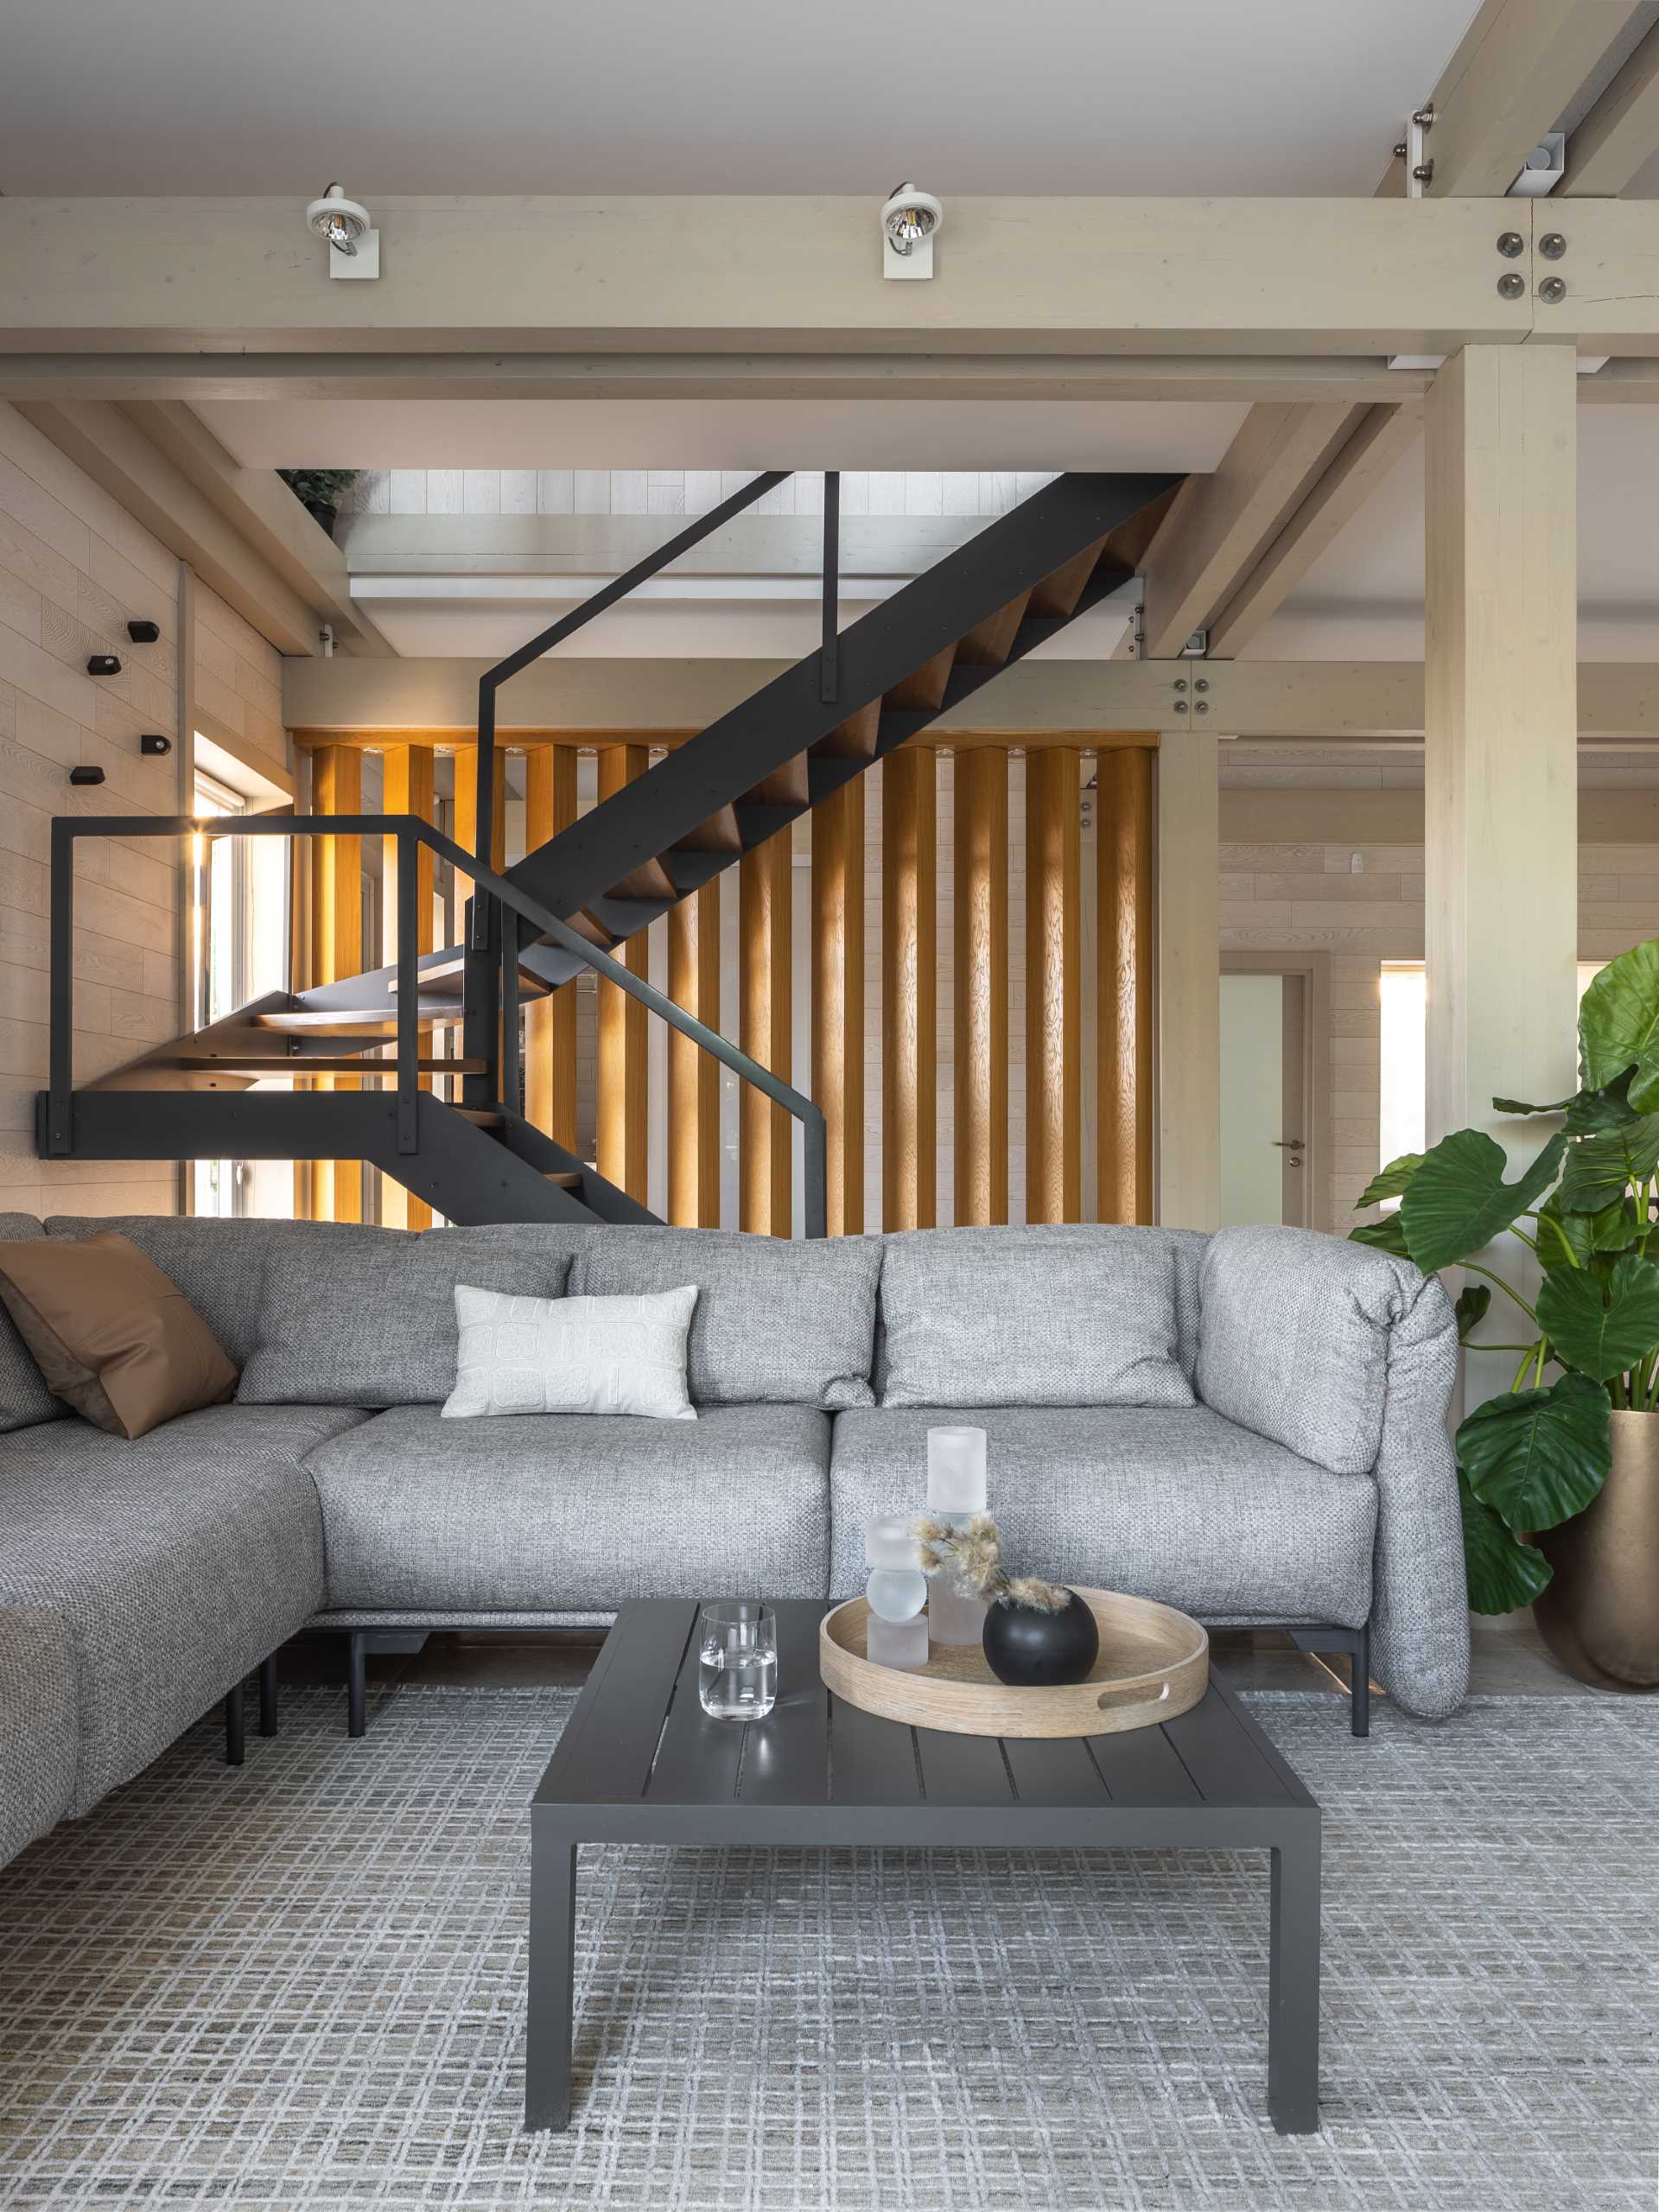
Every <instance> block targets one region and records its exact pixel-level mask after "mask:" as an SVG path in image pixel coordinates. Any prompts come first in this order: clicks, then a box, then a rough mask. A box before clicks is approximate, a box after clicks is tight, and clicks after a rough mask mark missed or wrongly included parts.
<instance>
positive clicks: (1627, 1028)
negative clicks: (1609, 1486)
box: [1351, 938, 1659, 1679]
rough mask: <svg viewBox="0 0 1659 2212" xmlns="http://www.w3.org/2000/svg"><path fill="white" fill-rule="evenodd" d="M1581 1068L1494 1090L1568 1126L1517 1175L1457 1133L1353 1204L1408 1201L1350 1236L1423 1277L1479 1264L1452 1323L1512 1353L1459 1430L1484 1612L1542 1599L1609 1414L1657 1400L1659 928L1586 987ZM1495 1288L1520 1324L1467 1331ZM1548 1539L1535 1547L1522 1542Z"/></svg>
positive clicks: (1518, 1110) (1586, 1491)
mask: <svg viewBox="0 0 1659 2212" xmlns="http://www.w3.org/2000/svg"><path fill="white" fill-rule="evenodd" d="M1579 1074H1580V1085H1581V1088H1580V1090H1578V1091H1577V1092H1576V1093H1575V1094H1574V1095H1573V1096H1572V1097H1571V1098H1564V1099H1558V1100H1557V1101H1556V1102H1555V1103H1554V1104H1551V1105H1544V1106H1534V1105H1528V1104H1525V1103H1522V1101H1520V1100H1518V1099H1513V1098H1496V1099H1494V1100H1493V1102H1492V1103H1493V1105H1494V1106H1495V1107H1496V1108H1497V1110H1498V1111H1499V1112H1500V1113H1504V1114H1516V1115H1521V1114H1526V1115H1545V1116H1551V1117H1553V1118H1554V1119H1555V1120H1557V1121H1558V1122H1560V1127H1559V1128H1557V1129H1556V1130H1555V1131H1554V1134H1553V1135H1551V1136H1550V1138H1549V1140H1548V1142H1547V1143H1546V1144H1545V1146H1544V1147H1543V1149H1542V1151H1541V1153H1540V1154H1538V1156H1537V1158H1536V1159H1535V1160H1534V1161H1533V1162H1532V1164H1531V1165H1530V1166H1529V1167H1528V1168H1527V1169H1526V1171H1525V1172H1524V1173H1522V1175H1521V1176H1519V1177H1518V1178H1517V1179H1516V1181H1514V1182H1512V1183H1506V1182H1505V1181H1504V1179H1503V1173H1504V1169H1505V1166H1506V1164H1507V1163H1506V1161H1505V1158H1504V1154H1503V1150H1502V1149H1501V1147H1499V1146H1498V1145H1497V1144H1495V1143H1494V1142H1493V1141H1492V1139H1491V1137H1489V1136H1485V1135H1482V1134H1481V1132H1480V1131H1479V1130H1478V1129H1458V1130H1455V1131H1454V1132H1453V1133H1452V1135H1450V1136H1447V1137H1443V1138H1442V1139H1441V1140H1440V1142H1439V1143H1438V1144H1437V1145H1435V1146H1434V1147H1433V1148H1432V1150H1430V1151H1428V1152H1427V1153H1421V1154H1416V1153H1413V1154H1407V1155H1406V1156H1405V1157H1404V1158H1402V1159H1400V1160H1392V1161H1390V1162H1389V1166H1387V1167H1385V1168H1384V1169H1383V1172H1382V1173H1381V1174H1380V1175H1378V1176H1377V1177H1376V1179H1374V1180H1373V1181H1372V1183H1371V1184H1370V1186H1369V1188H1368V1189H1367V1190H1366V1191H1365V1192H1364V1193H1363V1196H1362V1197H1361V1198H1360V1200H1359V1205H1361V1206H1370V1205H1375V1204H1376V1203H1377V1202H1378V1201H1380V1200H1382V1199H1385V1198H1398V1199H1399V1200H1400V1205H1399V1208H1398V1210H1397V1211H1395V1212H1392V1213H1389V1214H1387V1215H1385V1216H1384V1217H1383V1219H1382V1220H1381V1221H1378V1222H1375V1223H1368V1224H1365V1225H1364V1226H1363V1227H1361V1228H1358V1229H1356V1230H1353V1231H1352V1232H1351V1234H1352V1236H1354V1237H1355V1238H1356V1239H1357V1241H1358V1242H1359V1243H1365V1244H1375V1245H1379V1246H1381V1247H1382V1248H1383V1250H1385V1251H1389V1252H1395V1253H1399V1254H1401V1255H1403V1256H1405V1257H1407V1258H1409V1259H1411V1260H1414V1261H1415V1262H1416V1263H1417V1265H1418V1266H1419V1267H1420V1268H1422V1269H1423V1271H1424V1272H1425V1274H1432V1273H1433V1272H1434V1271H1435V1270H1437V1269H1439V1268H1449V1267H1461V1268H1463V1269H1464V1270H1465V1273H1466V1274H1468V1275H1470V1276H1471V1277H1478V1278H1479V1280H1478V1281H1471V1283H1470V1284H1469V1285H1468V1287H1466V1288H1465V1290H1464V1291H1463V1293H1462V1294H1461V1295H1460V1297H1459V1300H1458V1332H1459V1338H1461V1340H1462V1341H1463V1342H1464V1343H1465V1344H1471V1349H1475V1350H1479V1351H1503V1352H1509V1353H1513V1354H1515V1355H1516V1357H1517V1362H1518V1363H1517V1365H1516V1370H1515V1379H1514V1381H1513V1383H1511V1384H1510V1388H1509V1389H1508V1390H1507V1391H1504V1392H1503V1393H1501V1394H1500V1395H1497V1396H1496V1397H1493V1398H1490V1399H1488V1400H1487V1402H1485V1404H1484V1405H1482V1406H1478V1407H1477V1408H1475V1410H1474V1412H1473V1413H1471V1414H1470V1415H1469V1417H1468V1419H1467V1420H1466V1421H1464V1423H1463V1425H1462V1427H1460V1428H1459V1431H1458V1433H1457V1453H1458V1481H1459V1488H1460V1490H1461V1493H1462V1500H1463V1526H1464V1543H1465V1559H1466V1562H1467V1570H1468V1580H1469V1601H1470V1604H1471V1605H1472V1606H1473V1608H1474V1609H1475V1611H1477V1612H1482V1613H1503V1612H1509V1611H1512V1610H1513V1609H1514V1608H1516V1606H1519V1605H1527V1604H1529V1603H1530V1602H1531V1601H1532V1600H1533V1599H1536V1598H1538V1597H1539V1596H1540V1594H1541V1592H1543V1591H1544V1590H1545V1589H1546V1587H1547V1586H1548V1585H1549V1583H1550V1581H1551V1579H1552V1573H1553V1569H1552V1567H1551V1564H1550V1560H1549V1559H1548V1558H1547V1557H1546V1555H1545V1554H1546V1551H1547V1550H1548V1549H1550V1548H1552V1547H1551V1545H1550V1542H1549V1540H1548V1535H1547V1533H1546V1532H1548V1531H1550V1530H1554V1529H1560V1528H1561V1527H1562V1525H1563V1524H1564V1523H1567V1522H1575V1521H1576V1520H1577V1518H1578V1516H1582V1515H1584V1514H1585V1513H1586V1511H1587V1510H1588V1509H1589V1508H1590V1507H1591V1506H1592V1503H1594V1501H1595V1500H1596V1499H1597V1497H1598V1495H1599V1492H1600V1491H1601V1489H1602V1486H1603V1484H1604V1482H1605V1480H1606V1478H1607V1475H1608V1472H1609V1470H1610V1467H1611V1465H1612V1462H1613V1459H1614V1443H1613V1440H1612V1438H1611V1431H1612V1429H1613V1422H1612V1416H1613V1414H1614V1413H1615V1412H1617V1413H1618V1414H1619V1415H1621V1416H1628V1415H1629V1414H1653V1413H1654V1412H1655V1410H1656V1408H1659V1218H1656V1215H1659V938H1656V939H1651V940H1649V942H1648V943H1647V944H1638V945H1637V946H1636V947H1635V949H1634V950H1631V951H1630V952H1625V953H1622V954H1620V956H1619V957H1618V959H1616V960H1614V961H1612V962H1611V963H1610V964H1609V965H1608V966H1607V967H1605V968H1604V969H1602V971H1601V973H1600V974H1599V976H1597V977H1596V979H1595V981H1594V982H1592V984H1591V985H1590V988H1588V990H1587V991H1586V993H1585V995H1584V999H1583V1002H1582V1004H1581V1006H1580V1013H1579ZM1506 1236H1507V1237H1512V1238H1514V1239H1515V1240H1516V1242H1517V1243H1521V1244H1523V1245H1525V1246H1526V1248H1527V1249H1528V1251H1529V1253H1531V1254H1532V1255H1533V1256H1534V1259H1535V1263H1536V1267H1537V1268H1538V1269H1539V1270H1541V1282H1540V1287H1539V1289H1538V1291H1537V1294H1536V1302H1535V1303H1533V1302H1531V1301H1530V1300H1528V1299H1527V1298H1525V1297H1523V1296H1522V1294H1521V1292H1520V1291H1518V1290H1517V1289H1516V1288H1515V1287H1513V1286H1512V1285H1511V1284H1510V1283H1508V1282H1506V1281H1504V1280H1503V1277H1502V1275H1501V1274H1498V1273H1497V1271H1496V1269H1494V1268H1491V1267H1490V1266H1488V1265H1487V1264H1485V1263H1484V1261H1483V1260H1482V1258H1481V1257H1480V1256H1479V1255H1483V1254H1485V1253H1486V1252H1487V1250H1488V1248H1489V1247H1490V1246H1491V1245H1493V1244H1494V1243H1497V1242H1498V1240H1500V1239H1501V1238H1503V1237H1506ZM1649 1247H1651V1248H1652V1251H1651V1254H1650V1251H1649ZM1494 1292H1497V1294H1499V1295H1500V1296H1501V1297H1502V1298H1503V1300H1506V1301H1507V1304H1506V1305H1504V1306H1502V1307H1500V1308H1499V1313H1504V1314H1508V1315H1510V1316H1515V1315H1518V1316H1519V1317H1520V1318H1521V1321H1522V1326H1521V1327H1520V1329H1519V1330H1518V1331H1516V1330H1513V1329H1505V1330H1504V1331H1503V1340H1502V1341H1500V1342H1498V1343H1490V1342H1486V1341H1484V1340H1482V1339H1479V1338H1473V1337H1472V1332H1473V1331H1474V1330H1475V1329H1476V1328H1477V1327H1478V1325H1480V1323H1481V1322H1482V1321H1483V1320H1484V1319H1485V1317H1486V1315H1487V1313H1488V1312H1489V1310H1490V1309H1491V1306H1492V1300H1493V1294H1494ZM1497 1318H1498V1317H1497V1315H1496V1314H1495V1315H1494V1316H1493V1319H1494V1320H1496V1319H1497ZM1619 1426H1620V1427H1621V1428H1622V1429H1624V1430H1625V1431H1626V1433H1629V1425H1628V1424H1627V1423H1626V1422H1625V1421H1621V1422H1620V1424H1619ZM1640 1427H1641V1429H1642V1430H1643V1431H1646V1433H1647V1434H1648V1435H1650V1436H1654V1437H1656V1438H1659V1430H1649V1429H1648V1425H1647V1423H1646V1422H1645V1421H1644V1422H1643V1423H1642V1424H1640ZM1530 1536H1543V1537H1544V1538H1545V1541H1544V1543H1543V1545H1542V1546H1540V1545H1539V1544H1536V1543H1533V1542H1523V1541H1522V1537H1530ZM1626 1678H1627V1679H1628V1677H1626Z"/></svg>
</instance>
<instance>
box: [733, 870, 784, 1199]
mask: <svg viewBox="0 0 1659 2212" xmlns="http://www.w3.org/2000/svg"><path fill="white" fill-rule="evenodd" d="M792 876H793V863H792V855H791V839H790V833H789V831H788V830H787V829H780V830H779V832H778V835H777V836H775V837H768V838H767V839H766V842H765V843H764V844H761V845H757V846H756V847H755V848H754V849H753V852H749V853H745V855H743V858H742V860H741V861H740V862H739V863H738V872H737V941H738V1038H739V1042H740V1043H741V1046H742V1048H743V1050H744V1051H745V1052H747V1054H748V1055H749V1058H751V1059H753V1060H759V1061H760V1065H762V1066H763V1067H766V1068H770V1069H771V1070H772V1073H773V1074H774V1075H780V1076H782V1077H785V1080H788V1079H789V1077H790V1075H791V1067H792V1064H793V1058H794V1033H793V1026H792V1012H793V996H792V993H791V981H792V978H793V975H794V944H793V931H792V928H791V921H792V915H793V906H792V896H793V881H792ZM793 1130H794V1123H793V1122H792V1120H791V1117H790V1116H789V1115H788V1114H786V1113H785V1110H784V1109H783V1108H782V1107H781V1106H775V1105H773V1103H772V1101H771V1100H770V1099H769V1098H767V1097H766V1096H763V1095H762V1093H761V1092H760V1091H758V1090H756V1089H755V1088H754V1086H753V1084H748V1083H746V1084H740V1085H739V1087H738V1225H739V1227H740V1228H741V1229H747V1230H751V1231H752V1232H753V1233H754V1234H755V1235H757V1236H789V1235H790V1234H791V1231H792V1230H793V1227H794V1202H793V1195H792V1183H793V1177H792V1175H791V1166H792V1163H793V1151H794V1142H793Z"/></svg>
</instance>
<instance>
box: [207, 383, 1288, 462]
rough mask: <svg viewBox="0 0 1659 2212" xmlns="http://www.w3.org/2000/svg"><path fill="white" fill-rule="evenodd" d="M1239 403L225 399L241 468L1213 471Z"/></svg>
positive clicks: (212, 424)
mask: <svg viewBox="0 0 1659 2212" xmlns="http://www.w3.org/2000/svg"><path fill="white" fill-rule="evenodd" d="M1245 411H1246V410H1245V409H1244V408H1243V406H1239V405H1235V404H1231V403H1227V402H1218V401H1193V400H1150V399H1148V400H1103V401H1097V402H1091V403H1084V402H1077V401H1071V400H1045V401H1040V402H1038V403H1035V404H1025V403H1021V402H1019V401H1015V400H961V399H951V400H936V401H929V402H928V403H926V404H918V405H916V406H912V407H895V406H893V404H891V403H890V402H888V401H886V400H875V399H829V400H823V399H818V400H759V401H756V400H728V399H669V400H653V401H652V402H651V403H649V404H646V403H645V402H642V401H639V400H626V399H623V400H587V399H576V400H523V399H502V400H486V401H461V400H409V399H394V400H385V401H375V402H370V401H366V400H315V401H312V400H292V401H290V400H270V401H264V400H226V401H222V402H212V401H210V402H205V403H203V404H200V405H199V406H198V407H197V409H196V412H197V413H198V414H199V415H200V417H201V419H202V421H203V422H204V423H207V427H208V428H209V429H211V430H212V431H213V435H214V436H215V437H216V438H218V439H219V442H220V443H221V444H222V445H224V446H226V448H228V449H229V450H230V452H231V453H232V454H234V455H235V457H236V459H237V460H238V461H240V462H241V463H242V464H243V466H244V467H246V468H721V469H726V468H731V469H738V468H810V469H819V468H850V469H857V468H881V469H891V468H929V469H931V468H998V469H1048V468H1127V469H1166V468H1179V469H1185V468H1202V469H1211V468H1213V467H1215V465H1216V463H1217V461H1219V460H1220V458H1221V456H1222V454H1224V453H1225V452H1226V450H1227V448H1228V445H1229V443H1230V441H1231V439H1232V436H1233V434H1234V432H1235V431H1236V429H1237V428H1238V426H1239V424H1240V423H1242V422H1243V419H1244V415H1245Z"/></svg>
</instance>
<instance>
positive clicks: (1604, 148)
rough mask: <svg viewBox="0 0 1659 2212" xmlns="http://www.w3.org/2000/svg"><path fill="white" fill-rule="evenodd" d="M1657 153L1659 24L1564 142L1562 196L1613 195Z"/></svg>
mask: <svg viewBox="0 0 1659 2212" xmlns="http://www.w3.org/2000/svg"><path fill="white" fill-rule="evenodd" d="M1655 154H1659V29H1653V30H1650V31H1649V33H1648V35H1647V36H1646V37H1645V38H1644V39H1643V41H1642V42H1641V44H1640V45H1639V46H1638V47H1637V49H1636V51H1635V52H1634V53H1633V54H1631V55H1630V59H1629V60H1627V61H1626V62H1625V63H1624V67H1622V68H1621V69H1620V70H1619V72H1618V75H1617V76H1616V77H1615V78H1614V79H1613V81H1612V83H1611V85H1609V86H1608V87H1607V89H1606V91H1605V92H1604V93H1603V94H1602V96H1601V98H1600V99H1599V100H1598V101H1597V102H1596V104H1595V105H1594V107H1592V109H1591V111H1590V112H1589V114H1588V115H1586V117H1585V118H1584V121H1583V122H1582V123H1581V124H1580V125H1579V127H1578V129H1577V130H1575V131H1574V132H1573V135H1572V137H1570V138H1569V139H1568V140H1567V175H1566V176H1565V177H1563V179H1562V180H1561V182H1560V185H1559V187H1558V188H1557V190H1558V191H1559V193H1560V194H1561V195H1562V196H1563V197H1565V198H1567V199H1569V200H1572V199H1580V198H1591V199H1611V198H1616V197H1617V196H1618V194H1619V193H1621V192H1624V191H1627V190H1628V189H1629V188H1630V185H1631V184H1632V183H1633V182H1634V181H1635V180H1636V178H1637V175H1639V174H1640V172H1641V171H1642V170H1643V169H1644V168H1646V167H1647V165H1648V163H1649V162H1650V161H1651V160H1652V159H1653V156H1655Z"/></svg>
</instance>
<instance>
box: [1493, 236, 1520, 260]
mask: <svg viewBox="0 0 1659 2212" xmlns="http://www.w3.org/2000/svg"><path fill="white" fill-rule="evenodd" d="M1497 250H1498V251H1499V252H1500V253H1501V254H1502V255H1503V258H1504V260H1505V261H1517V260H1519V258H1520V257H1521V256H1522V254H1523V253H1524V252H1525V251H1526V250H1527V242H1526V240H1525V239H1524V238H1522V235H1521V233H1520V232H1519V231H1502V232H1499V233H1498V240H1497Z"/></svg>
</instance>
